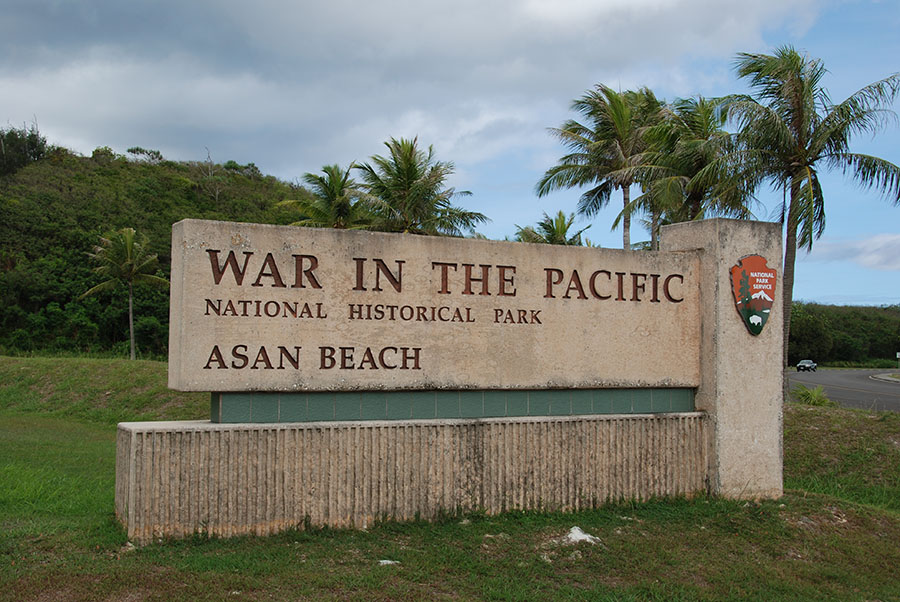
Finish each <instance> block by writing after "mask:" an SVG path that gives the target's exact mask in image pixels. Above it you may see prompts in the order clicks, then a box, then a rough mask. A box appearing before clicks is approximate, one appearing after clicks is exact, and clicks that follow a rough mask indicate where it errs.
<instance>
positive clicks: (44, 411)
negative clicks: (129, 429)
mask: <svg viewBox="0 0 900 602" xmlns="http://www.w3.org/2000/svg"><path fill="white" fill-rule="evenodd" d="M166 370H167V368H166V364H165V363H164V362H153V361H145V360H136V361H133V362H132V361H129V360H121V359H120V360H113V359H96V358H62V357H29V358H26V357H3V356H0V409H9V410H15V411H17V412H26V413H40V414H41V415H43V416H60V417H67V418H76V419H79V420H89V421H91V422H95V423H100V424H116V423H117V422H123V421H134V420H191V419H198V418H208V417H209V394H206V393H182V392H179V391H172V390H170V389H168V388H167V386H166V382H167V380H166V379H167V376H166V374H167V373H166Z"/></svg>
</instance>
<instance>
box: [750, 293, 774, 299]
mask: <svg viewBox="0 0 900 602" xmlns="http://www.w3.org/2000/svg"><path fill="white" fill-rule="evenodd" d="M750 298H751V299H765V300H766V301H772V297H770V296H769V295H767V294H766V291H759V292H758V293H754V294H752V295H750Z"/></svg>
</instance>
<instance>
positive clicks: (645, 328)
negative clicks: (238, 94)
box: [169, 220, 700, 391]
mask: <svg viewBox="0 0 900 602" xmlns="http://www.w3.org/2000/svg"><path fill="white" fill-rule="evenodd" d="M173 237H174V238H173V243H174V244H173V247H172V252H173V254H172V304H171V329H170V334H171V336H170V341H169V350H170V352H169V385H170V386H171V387H173V388H175V389H182V390H193V391H337V390H363V389H365V390H371V389H376V390H379V389H380V390H402V389H534V388H561V387H576V388H585V387H611V386H623V385H626V384H627V385H628V386H646V387H659V386H667V387H673V386H674V387H695V386H697V384H698V383H699V376H700V367H699V355H698V354H697V353H694V352H692V350H693V348H694V347H696V341H697V340H698V337H699V333H700V321H699V303H700V296H699V293H700V288H699V280H698V269H699V259H698V257H697V255H696V254H688V253H683V254H660V253H633V252H625V251H620V250H612V249H602V250H598V249H588V248H565V247H554V246H551V245H533V244H522V243H505V242H493V241H480V240H466V239H458V238H448V237H426V236H416V235H397V234H382V233H369V232H352V231H346V230H322V229H312V228H292V227H280V226H265V225H258V224H256V225H253V224H236V223H226V222H204V221H199V220H186V221H183V222H179V223H177V224H175V227H174V229H173Z"/></svg>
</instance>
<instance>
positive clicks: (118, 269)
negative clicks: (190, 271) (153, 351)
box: [79, 228, 169, 359]
mask: <svg viewBox="0 0 900 602" xmlns="http://www.w3.org/2000/svg"><path fill="white" fill-rule="evenodd" d="M88 256H89V257H90V258H91V259H92V260H93V261H94V262H95V263H96V264H97V266H96V267H95V268H94V273H96V274H99V275H101V276H102V277H104V278H106V280H104V281H103V282H101V283H100V284H98V285H97V286H94V287H92V288H90V289H88V290H87V291H85V292H84V293H83V294H82V295H81V297H79V298H80V299H83V298H84V297H87V296H88V295H95V294H97V293H100V292H104V291H110V290H113V289H114V288H116V287H117V286H118V285H119V284H121V283H124V284H126V285H127V286H128V334H129V338H130V341H131V359H134V357H135V354H134V285H135V284H146V285H149V286H154V287H157V288H164V287H168V286H169V281H168V280H166V279H165V278H160V277H159V276H157V275H156V268H157V266H158V260H157V257H156V254H151V253H148V252H147V237H146V236H140V237H138V235H137V233H136V232H135V231H134V228H122V229H121V230H117V231H115V232H110V233H109V234H107V235H106V236H104V237H101V238H100V244H99V245H97V246H95V247H94V252H93V253H88Z"/></svg>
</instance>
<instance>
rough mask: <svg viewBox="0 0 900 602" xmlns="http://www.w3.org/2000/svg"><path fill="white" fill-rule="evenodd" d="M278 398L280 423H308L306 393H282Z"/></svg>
mask: <svg viewBox="0 0 900 602" xmlns="http://www.w3.org/2000/svg"><path fill="white" fill-rule="evenodd" d="M278 397H279V399H278V402H279V410H280V411H279V420H280V422H306V394H305V393H282V394H281V395H279V396H278Z"/></svg>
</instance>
